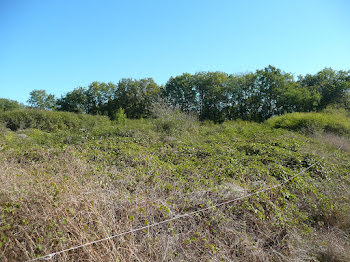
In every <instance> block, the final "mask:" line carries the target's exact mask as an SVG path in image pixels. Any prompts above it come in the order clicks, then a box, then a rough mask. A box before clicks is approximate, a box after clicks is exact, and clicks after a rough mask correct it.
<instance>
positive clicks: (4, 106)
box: [0, 98, 22, 112]
mask: <svg viewBox="0 0 350 262" xmlns="http://www.w3.org/2000/svg"><path fill="white" fill-rule="evenodd" d="M21 107H22V106H21V105H20V104H19V103H18V102H17V101H15V100H10V99H6V98H0V112H1V111H2V112H4V111H11V110H15V109H20V108H21Z"/></svg>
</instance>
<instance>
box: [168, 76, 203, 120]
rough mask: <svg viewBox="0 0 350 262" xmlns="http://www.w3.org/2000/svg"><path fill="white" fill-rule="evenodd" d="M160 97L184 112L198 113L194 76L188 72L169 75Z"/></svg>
mask: <svg viewBox="0 0 350 262" xmlns="http://www.w3.org/2000/svg"><path fill="white" fill-rule="evenodd" d="M162 97H163V98H165V99H166V100H167V101H168V102H169V103H170V104H171V105H172V106H174V107H179V109H181V110H182V111H184V112H197V113H198V101H197V90H196V86H195V84H194V78H193V76H192V75H191V74H189V73H184V74H182V75H180V76H176V77H170V79H169V80H168V82H167V83H166V84H165V87H164V88H163V89H162Z"/></svg>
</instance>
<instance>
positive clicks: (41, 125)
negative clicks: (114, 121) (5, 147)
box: [0, 109, 110, 131]
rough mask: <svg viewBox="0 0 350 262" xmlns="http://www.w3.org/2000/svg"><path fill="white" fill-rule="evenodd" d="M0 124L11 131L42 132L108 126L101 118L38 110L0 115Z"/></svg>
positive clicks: (104, 119)
mask: <svg viewBox="0 0 350 262" xmlns="http://www.w3.org/2000/svg"><path fill="white" fill-rule="evenodd" d="M0 123H2V124H4V125H5V126H6V127H7V128H10V129H11V130H12V131H16V130H19V129H27V128H36V129H40V130H43V131H57V130H64V129H79V128H92V127H94V126H96V125H98V124H104V125H106V124H109V123H110V120H109V119H108V118H107V117H103V116H90V115H83V114H75V113H69V112H52V111H45V110H38V109H21V110H14V111H7V112H2V113H0Z"/></svg>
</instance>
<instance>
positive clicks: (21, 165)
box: [0, 120, 350, 261]
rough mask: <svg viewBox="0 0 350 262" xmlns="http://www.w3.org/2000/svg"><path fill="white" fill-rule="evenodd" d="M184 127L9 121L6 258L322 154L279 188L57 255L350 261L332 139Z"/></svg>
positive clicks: (166, 209) (345, 191)
mask: <svg viewBox="0 0 350 262" xmlns="http://www.w3.org/2000/svg"><path fill="white" fill-rule="evenodd" d="M182 123H183V124H184V123H185V122H182ZM180 124H181V121H177V120H176V121H175V123H174V122H171V120H169V121H164V122H162V120H135V121H131V120H128V121H127V123H126V125H125V126H119V125H117V124H114V123H109V122H108V123H107V122H106V121H105V122H104V124H103V125H99V126H96V125H95V126H93V125H92V126H91V127H90V128H86V130H82V129H80V128H78V127H74V128H71V129H65V130H63V131H60V129H57V130H55V132H51V133H47V132H45V131H41V130H38V129H26V130H22V131H17V132H14V131H10V130H8V129H7V130H5V129H4V128H3V129H2V130H3V131H1V133H0V183H1V185H2V186H1V187H0V206H1V209H0V217H1V220H0V221H1V224H0V260H1V261H12V260H25V259H29V258H34V257H35V256H40V255H43V254H47V253H51V252H54V251H58V250H61V249H64V248H69V247H72V246H75V245H78V244H82V243H85V242H88V241H92V240H95V239H99V238H104V237H107V236H110V235H112V234H116V233H119V232H123V231H127V230H129V229H131V228H136V227H139V226H143V225H147V224H150V223H154V222H157V221H161V220H164V219H166V218H169V217H172V216H174V215H176V214H181V213H185V212H190V211H193V210H196V209H198V208H201V207H206V206H209V205H212V204H215V203H220V202H222V201H224V200H228V199H233V198H235V197H238V196H241V195H244V194H246V193H248V192H254V191H255V190H258V189H262V188H265V187H268V186H272V185H275V184H276V183H280V182H282V181H284V180H285V179H287V178H289V177H291V176H293V175H295V174H297V173H298V172H300V171H301V170H303V169H304V168H307V167H309V166H310V165H312V164H313V163H315V162H317V161H319V160H321V161H320V162H319V163H317V165H315V166H314V167H312V168H310V169H309V170H308V172H307V173H306V174H303V175H301V176H300V177H298V178H296V179H295V180H294V181H293V182H292V183H290V184H288V185H286V186H285V187H283V188H278V189H274V190H272V191H271V192H266V193H263V194H261V195H259V196H254V197H251V198H248V199H246V200H242V201H240V202H237V203H236V204H233V205H228V206H224V207H221V208H218V209H215V210H210V211H207V212H204V213H201V214H198V215H196V216H193V217H187V218H184V219H181V220H178V221H173V222H171V223H169V224H164V225H161V226H159V227H156V228H153V229H150V230H145V231H142V232H138V233H133V234H129V235H125V236H123V237H121V238H117V239H115V240H113V241H106V242H102V243H99V244H96V245H93V246H88V247H85V248H81V249H78V250H75V251H72V252H67V253H64V254H61V255H58V256H57V257H56V259H57V260H58V261H73V260H91V261H131V260H134V261H138V260H140V261H143V260H146V261H172V260H174V261H198V260H202V261H203V260H204V261H205V260H217V261H218V260H223V261H232V260H237V261H244V260H246V261H267V260H272V261H290V260H291V259H296V260H297V259H299V260H308V261H310V260H311V261H312V260H317V259H318V260H321V261H329V260H327V259H331V258H332V257H333V258H335V259H338V261H342V260H343V261H347V260H349V258H350V255H349V251H348V250H350V248H349V247H350V243H349V233H350V232H349V231H350V223H349V221H350V214H349V202H350V201H349V200H350V190H349V182H350V178H349V173H350V172H349V171H350V163H349V157H350V152H349V149H348V148H344V149H342V150H340V151H337V145H338V144H339V139H338V138H337V137H335V136H333V137H332V138H329V137H328V138H326V139H325V137H324V136H322V135H321V136H319V137H318V139H315V138H311V137H306V136H303V135H301V134H298V133H294V132H290V131H286V130H282V129H273V128H272V127H270V126H269V125H266V124H256V123H247V122H239V121H236V122H227V123H224V124H223V125H211V124H209V123H207V124H202V125H200V124H199V123H196V122H193V123H191V124H188V123H187V124H186V128H181V127H179V125H180ZM23 134H25V135H23ZM320 137H321V139H320ZM322 138H323V139H322ZM325 141H326V142H325ZM341 141H342V142H341V143H349V142H348V140H347V139H346V138H343V140H341ZM322 157H324V158H325V159H322Z"/></svg>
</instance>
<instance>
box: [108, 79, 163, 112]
mask: <svg viewBox="0 0 350 262" xmlns="http://www.w3.org/2000/svg"><path fill="white" fill-rule="evenodd" d="M159 94H160V87H159V86H158V85H157V84H156V83H155V82H154V81H153V79H152V78H144V79H140V80H134V79H130V78H128V79H122V80H120V81H119V83H118V88H117V90H116V92H115V95H114V100H113V102H112V103H111V105H110V112H111V113H112V114H114V113H115V112H116V110H118V109H119V108H122V109H124V110H125V114H126V115H127V117H128V118H141V117H148V116H150V115H151V107H152V103H153V102H155V101H157V100H158V99H159Z"/></svg>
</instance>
